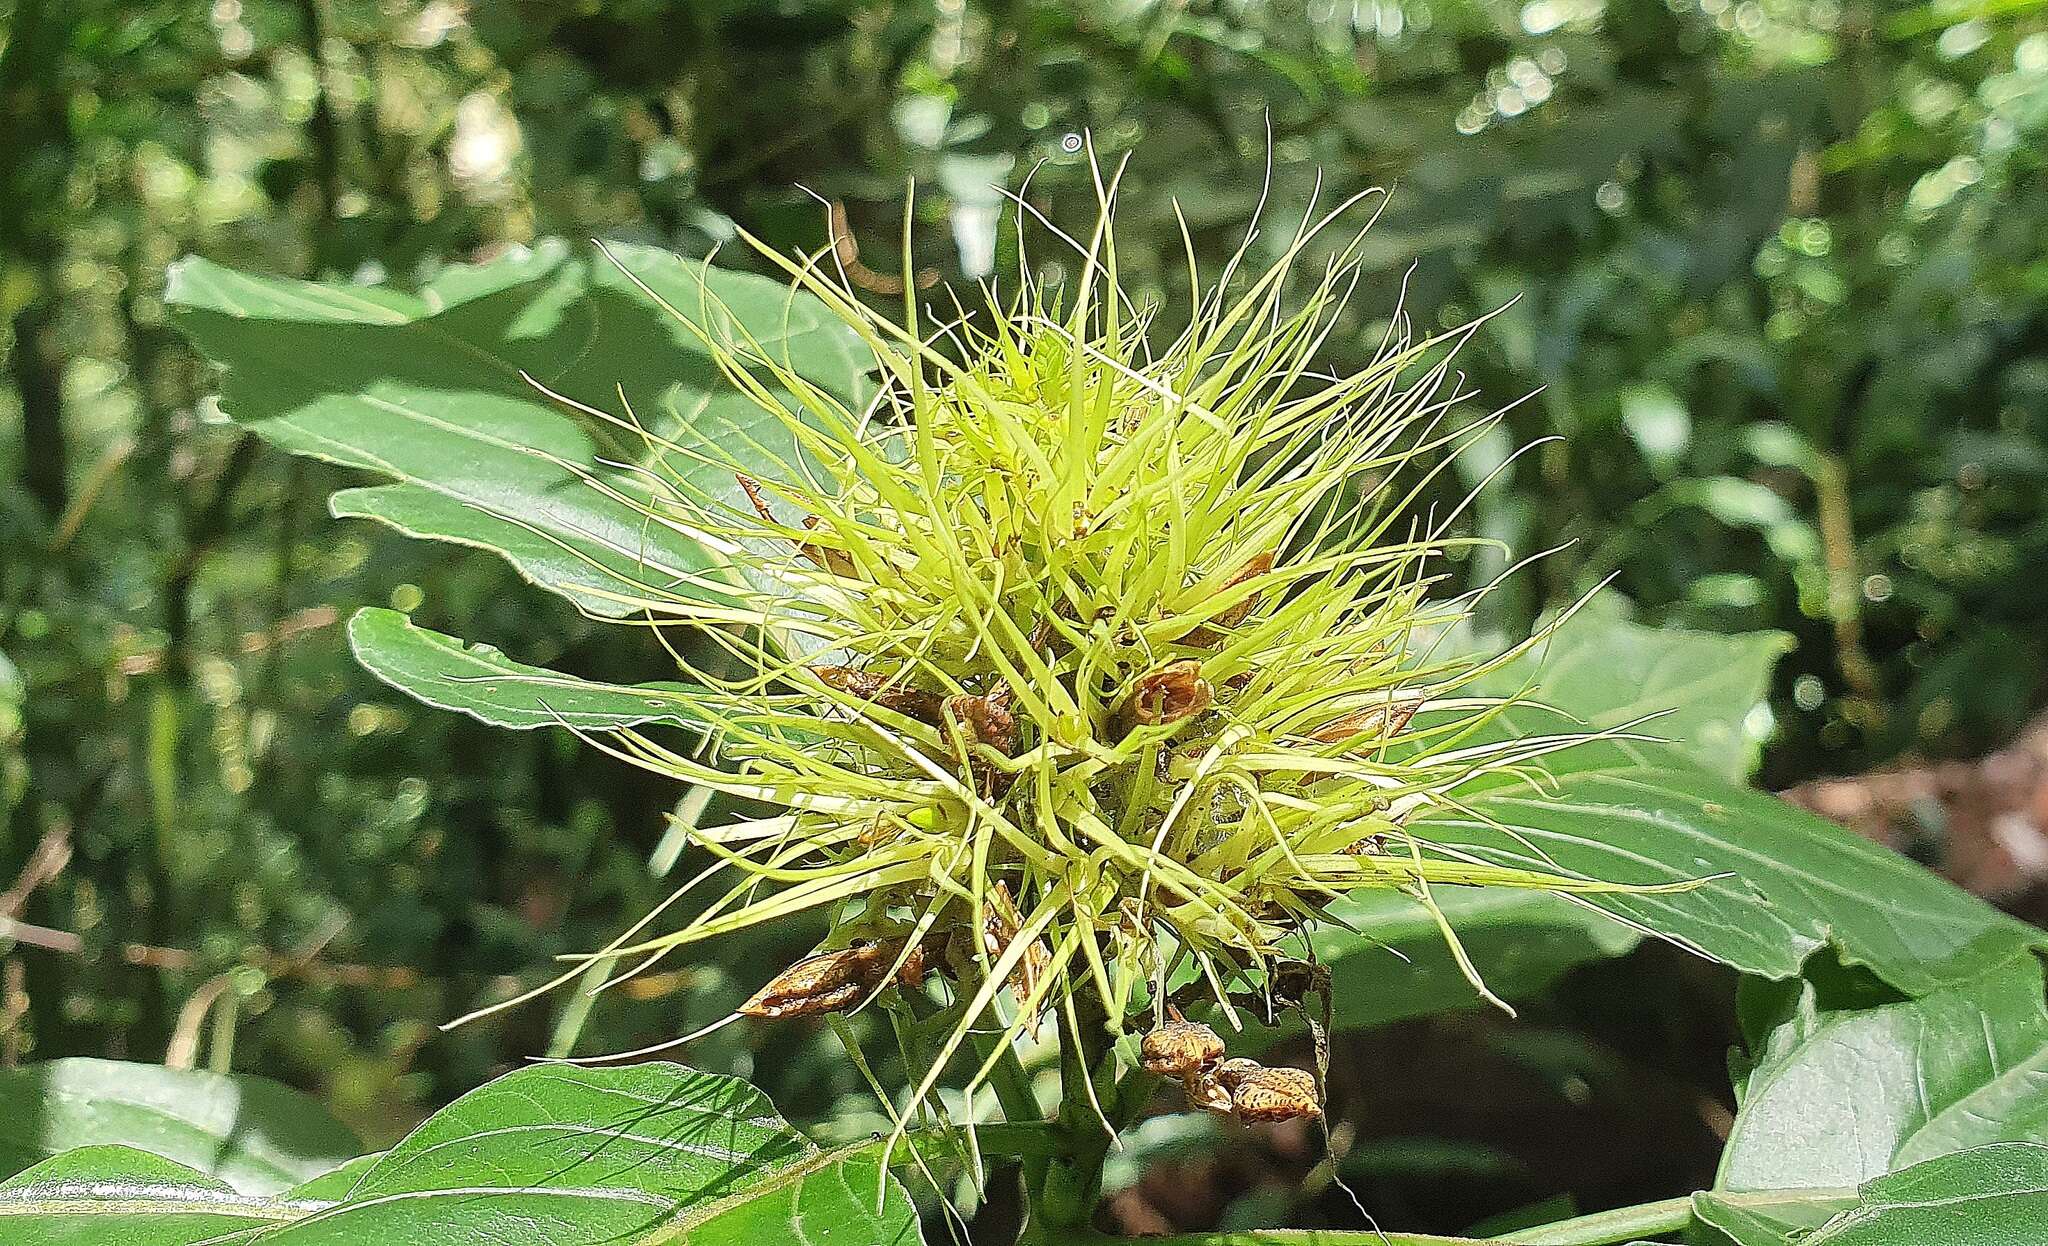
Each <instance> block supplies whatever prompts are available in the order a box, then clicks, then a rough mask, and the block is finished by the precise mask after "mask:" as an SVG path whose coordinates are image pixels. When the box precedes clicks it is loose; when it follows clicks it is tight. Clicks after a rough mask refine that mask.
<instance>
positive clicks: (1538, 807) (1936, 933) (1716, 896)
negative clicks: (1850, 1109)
mask: <svg viewBox="0 0 2048 1246" xmlns="http://www.w3.org/2000/svg"><path fill="white" fill-rule="evenodd" d="M1467 799H1468V803H1469V804H1470V806H1471V808H1472V810H1473V812H1474V814H1475V815H1477V816H1473V817H1463V816H1459V817H1445V818H1441V819H1433V820H1432V821H1431V823H1430V825H1429V827H1428V828H1427V833H1428V834H1429V835H1430V836H1431V837H1432V838H1436V839H1441V840H1445V841H1449V842H1455V843H1460V844H1463V845H1464V846H1466V847H1467V848H1468V849H1470V850H1472V851H1474V852H1475V853H1476V854H1478V855H1480V856H1482V857H1486V858H1489V859H1492V860H1496V861H1501V862H1507V863H1512V864H1516V865H1522V866H1529V867H1559V868H1563V869H1565V870H1568V871H1571V872H1573V873H1577V874H1581V875H1584V876H1586V877H1589V878H1599V879H1606V880H1611V881H1615V882H1627V883H1668V882H1676V881H1679V880H1683V879H1701V878H1706V879H1710V881H1708V882H1706V883H1704V884H1703V885H1701V886H1698V887H1695V888H1693V889H1691V890H1688V891H1680V892H1671V893H1666V894H1658V895H1639V896H1621V897H1608V898H1604V899H1603V900H1602V901H1601V903H1602V904H1603V906H1605V907H1607V908H1610V909H1612V910H1613V911H1615V912H1618V913H1622V914H1626V915H1627V916H1628V917H1630V918H1632V919H1634V920H1636V921H1638V922H1641V923H1642V924H1644V925H1646V926H1648V927H1649V928H1651V929H1654V930H1656V931H1657V932H1659V933H1660V934H1662V935H1665V936H1666V937H1669V938H1671V939H1673V940H1675V941H1678V942H1681V943H1684V944H1686V945H1689V946H1691V947H1693V948H1696V949H1697V950H1699V951H1701V952H1702V953H1704V954H1706V955H1708V956H1711V957H1714V958H1715V959H1718V960H1721V961H1725V962H1726V963H1728V964H1730V965H1733V966H1735V967H1736V968H1738V969H1741V970H1743V971H1744V972H1747V973H1753V974H1758V975H1760V976H1763V977H1767V978H1790V977H1794V976H1796V975H1797V974H1798V973H1799V971H1800V967H1801V966H1802V965H1803V964H1804V963H1805V962H1806V959H1807V958H1808V957H1809V956H1811V955H1812V954H1813V953H1814V952H1815V951H1816V950H1817V949H1819V948H1821V947H1823V946H1826V945H1829V944H1832V945H1833V946H1834V947H1835V948H1836V950H1837V952H1838V954H1839V955H1840V957H1841V959H1842V960H1843V961H1844V962H1845V963H1849V964H1856V965H1863V966H1867V967H1868V968H1869V969H1870V970H1872V971H1873V972H1874V973H1876V974H1877V975H1878V976H1879V977H1880V978H1882V979H1884V980H1885V981H1886V982H1888V983H1890V984H1891V985H1892V986H1894V987H1897V988H1898V989H1899V990H1901V991H1904V992H1907V993H1909V994H1920V993H1924V992H1927V991H1931V990H1935V989H1937V988H1939V987H1941V986H1943V985H1946V984H1949V983H1954V982H1960V981H1964V980H1967V979H1969V978H1972V977H1975V976H1976V975H1978V974H1980V973H1983V972H1985V971H1986V970H1988V969H1990V968H1992V967H1994V966H1996V965H1999V964H2001V963H2003V962H2005V961H2007V960H2010V959H2012V957H2013V956H2014V955H2016V954H2017V953H2019V952H2020V951H2021V950H2023V949H2026V948H2030V947H2040V946H2043V945H2044V943H2048V937H2044V935H2043V932H2041V931H2040V930H2037V929H2035V928H2034V927H2032V926H2029V925H2027V924H2025V923H2024V922H2020V921H2017V920H2015V919H2013V918H2011V917H2008V916H2006V915H2004V914H2002V913H2000V912H1998V911H1997V910H1996V909H1994V908H1992V907H1991V906H1990V905H1988V904H1985V903H1984V902H1983V901H1981V900H1979V899H1977V898H1976V897H1974V896H1971V895H1969V894H1967V893H1965V892H1963V891H1962V890H1960V889H1958V888H1956V887H1954V886H1951V885H1950V884H1949V883H1947V882H1945V881H1943V880H1942V879H1940V878H1937V877H1936V876H1934V875H1933V874H1931V873H1929V872H1928V871H1926V870H1925V869H1922V868H1921V867H1920V866H1918V865H1915V864H1913V863H1912V862H1910V861H1908V860H1906V859H1905V858H1904V857H1901V856H1899V855H1898V854H1897V853H1894V852H1892V851H1890V850H1889V849H1886V848H1882V847H1879V846H1878V845H1876V844H1873V843H1871V842H1870V841H1869V840H1866V839H1863V838H1861V837H1859V836H1857V835H1855V834H1853V833H1852V832H1850V831H1848V830H1846V829H1844V828H1842V827H1839V826H1836V825H1835V824H1834V823H1831V822H1827V821H1824V820H1822V819H1820V818H1817V817H1815V816H1813V815H1812V814H1809V813H1806V812H1804V811H1803V810H1800V809H1796V808H1794V807H1793V806H1791V805H1789V804H1787V803H1785V802H1784V801H1781V800H1778V799H1777V798H1776V797H1773V796H1770V795H1767V794H1765V793H1762V792H1757V791H1754V790H1751V789H1749V788H1745V787H1743V786H1741V785H1739V784H1736V783H1732V782H1730V781H1728V780H1726V779H1723V778H1720V777H1719V776H1716V775H1713V774H1710V773H1708V772H1706V771H1704V770H1700V769H1697V768H1695V767H1693V766H1692V765H1691V764H1690V763H1689V762H1688V761H1687V760H1686V759H1685V758H1684V757H1683V756H1682V755H1680V754H1678V753H1676V752H1674V751H1672V750H1670V749H1667V748H1664V747H1661V746H1649V745H1613V746H1610V745H1595V746H1591V747H1587V748H1583V749H1572V750H1568V751H1566V752H1564V753H1561V754H1557V755H1554V756H1552V757H1551V758H1549V759H1547V761H1546V764H1545V766H1544V773H1543V774H1541V775H1539V776H1537V777H1534V778H1530V779H1523V780H1509V781H1503V782H1500V783H1498V784H1497V785H1494V786H1492V787H1490V788H1488V789H1485V790H1480V791H1475V792H1472V793H1471V794H1470V795H1469V796H1468V798H1467ZM1502 827H1508V828H1512V833H1508V832H1504V831H1503V830H1502V829H1501V828H1502Z"/></svg>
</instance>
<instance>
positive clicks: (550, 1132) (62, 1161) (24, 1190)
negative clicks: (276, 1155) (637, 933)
mask: <svg viewBox="0 0 2048 1246" xmlns="http://www.w3.org/2000/svg"><path fill="white" fill-rule="evenodd" d="M349 1175H352V1176H353V1177H354V1180H353V1182H352V1184H345V1182H344V1179H345V1177H346V1176H349ZM10 1219H13V1220H15V1221H17V1223H16V1224H10V1223H9V1220H10ZM144 1230H146V1231H147V1232H149V1233H151V1234H153V1235H152V1236H147V1237H143V1236H135V1237H130V1236H127V1234H129V1233H131V1232H141V1231H144ZM236 1230H240V1231H241V1232H243V1233H244V1234H246V1236H241V1237H236V1238H234V1239H233V1240H235V1241H237V1242H242V1243H259V1244H260V1246H344V1244H355V1243H362V1242H384V1241H394V1242H396V1241H402V1242H407V1243H410V1244H412V1246H469V1244H470V1243H475V1242H484V1241H492V1242H497V1241H502V1242H518V1243H520V1244H521V1246H584V1244H586V1243H589V1242H594V1241H618V1242H634V1243H652V1242H685V1241H686V1242H689V1243H691V1244H692V1246H721V1244H723V1243H734V1244H739V1243H752V1242H760V1241H781V1242H787V1243H791V1244H792V1246H827V1244H828V1243H829V1244H834V1246H836V1244H839V1243H845V1244H848V1246H869V1244H870V1243H874V1244H877V1246H887V1244H904V1246H907V1244H909V1243H914V1242H917V1241H918V1240H919V1238H918V1230H917V1217H916V1213H915V1211H914V1210H913V1209H912V1207H911V1205H910V1203H909V1200H908V1199H907V1198H906V1197H905V1196H904V1194H903V1192H902V1190H901V1188H900V1187H898V1186H897V1185H896V1184H895V1183H894V1181H893V1180H885V1179H884V1177H883V1173H882V1170H881V1168H880V1167H879V1157H878V1155H877V1154H876V1153H875V1152H874V1151H873V1150H872V1149H870V1148H857V1149H855V1150H851V1151H834V1152H822V1151H819V1150H818V1149H817V1148H816V1147H813V1146H812V1145H811V1144H810V1143H808V1142H806V1141H805V1140H804V1139H803V1138H802V1136H801V1135H799V1134H798V1133H797V1132H796V1131H795V1130H793V1129H791V1128H790V1127H789V1126H788V1125H787V1124H785V1123H784V1122H783V1121H782V1119H781V1118H780V1117H779V1116H777V1115H776V1114H775V1111H774V1108H773V1106H772V1105H771V1104H769V1102H768V1101H767V1099H766V1098H764V1097H763V1096H762V1095H761V1093H760V1092H759V1091H756V1090H754V1089H753V1088H752V1087H750V1086H748V1085H746V1084H745V1083H744V1082H741V1081H739V1080H737V1079H735V1078H730V1077H719V1076H715V1075H711V1074H705V1073H698V1072H694V1071H692V1070H689V1069H686V1068H683V1067H682V1066H680V1065H674V1064H665V1063H649V1064H642V1065H635V1066H632V1067H630V1068H621V1069H584V1068H574V1067H570V1066H567V1065H535V1066H531V1067H528V1068H525V1069H521V1070H519V1071H517V1072H514V1073H510V1074H508V1075H506V1076H505V1077H502V1078H499V1079H498V1080H497V1081H494V1082H491V1083H490V1084H488V1085H486V1086H483V1087H481V1088H479V1089H477V1090H475V1091H472V1092H470V1093H469V1094H467V1095H464V1096H463V1097H462V1098H460V1099H458V1100H456V1101H455V1102H454V1103H452V1104H450V1105H449V1106H448V1107H446V1108H444V1109H443V1110H441V1111H440V1112H437V1113H435V1114H434V1116H433V1117H431V1118H430V1119H428V1120H427V1121H426V1123H424V1124H422V1125H421V1126H420V1127H419V1128H418V1129H416V1130H414V1131H413V1133H412V1134H411V1135H410V1136H408V1137H407V1138H406V1139H405V1140H404V1141H402V1142H400V1143H399V1144H398V1145H397V1146H395V1147H393V1148H392V1149H391V1150H390V1151H388V1152H386V1153H384V1154H383V1155H381V1156H376V1157H374V1158H372V1159H370V1160H369V1161H368V1162H367V1163H364V1164H358V1165H355V1166H352V1168H351V1172H350V1173H349V1174H342V1175H337V1176H332V1177H327V1178H321V1179H317V1180H315V1181H313V1182H310V1183H308V1184H307V1185H305V1186H302V1187H301V1188H299V1189H298V1190H294V1191H292V1192H291V1193H290V1194H288V1195H286V1196H284V1197H281V1198H277V1199H273V1200H267V1201H262V1202H253V1201H250V1200H246V1199H242V1198H240V1197H239V1196H237V1195H236V1194H235V1193H234V1191H233V1190H231V1189H229V1188H228V1187H226V1186H224V1185H221V1184H219V1183H218V1182H212V1181H209V1180H208V1179H207V1178H205V1176H204V1175H203V1174H200V1173H197V1172H194V1171H190V1170H186V1169H180V1168H179V1167H178V1166H176V1165H172V1164H168V1163H166V1162H164V1161H161V1160H155V1159H154V1158H153V1157H149V1156H140V1157H139V1158H138V1153H135V1152H128V1151H120V1150H109V1149H106V1148H99V1149H95V1150H90V1151H85V1152H79V1153H75V1154H73V1155H69V1156H64V1157H60V1158H58V1159H56V1160H51V1161H48V1163H47V1164H45V1165H44V1166H42V1167H40V1168H38V1169H36V1170H33V1171H31V1172H29V1173H26V1174H23V1175H22V1177H20V1178H17V1179H16V1180H15V1181H14V1182H10V1183H9V1184H8V1185H6V1186H0V1240H5V1241H7V1242H8V1243H9V1244H10V1246H60V1244H69V1243H74V1242H77V1243H84V1242H110V1241H121V1242H127V1241H130V1240H134V1241H138V1242H144V1243H147V1246H197V1243H200V1242H202V1241H207V1240H211V1239H213V1238H215V1237H217V1236H218V1235H219V1234H221V1233H224V1232H232V1231H236Z"/></svg>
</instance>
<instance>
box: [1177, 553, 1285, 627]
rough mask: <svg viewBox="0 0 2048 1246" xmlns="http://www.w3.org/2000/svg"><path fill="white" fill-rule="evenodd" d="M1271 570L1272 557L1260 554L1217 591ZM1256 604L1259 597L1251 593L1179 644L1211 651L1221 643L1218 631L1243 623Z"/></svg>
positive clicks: (1238, 570)
mask: <svg viewBox="0 0 2048 1246" xmlns="http://www.w3.org/2000/svg"><path fill="white" fill-rule="evenodd" d="M1272 569H1273V555H1271V554H1260V555H1259V556H1258V557H1257V558H1254V559H1252V560H1251V561H1250V562H1248V563H1246V564H1245V565H1244V566H1242V567H1239V568H1238V569H1237V571H1236V572H1235V573H1234V574H1232V575H1231V577H1230V578H1229V579H1227V580H1225V581H1223V583H1222V584H1220V585H1218V586H1217V591H1218V592H1221V591H1223V590H1224V589H1229V588H1235V587H1236V586H1237V585H1239V584H1242V583H1244V582H1245V581H1246V580H1249V579H1251V578H1252V577H1253V576H1255V575H1264V574H1266V572H1268V571H1271V570H1272ZM1258 604H1259V595H1258V594H1257V593H1253V594H1252V595H1251V596H1249V597H1247V598H1245V599H1244V600H1243V601H1240V602H1238V603H1237V604H1236V605H1234V606H1232V607H1230V608H1229V609H1227V610H1225V611H1223V612H1222V613H1221V614H1219V615H1217V616H1216V617H1215V618H1213V619H1211V620H1209V621H1208V622H1207V623H1204V624H1202V625H1201V626H1199V627H1197V628H1195V630H1193V631H1191V632H1189V633H1188V634H1187V635H1185V636H1183V637H1181V638H1180V643H1182V644H1184V645H1194V646H1197V647H1198V648H1202V649H1213V648H1215V647H1216V646H1217V645H1219V644H1222V643H1223V632H1222V631H1221V630H1219V629H1222V628H1231V627H1236V626H1237V625H1238V624H1240V623H1242V622H1244V621H1245V619H1246V618H1247V617H1248V616H1249V615H1250V614H1251V612H1252V608H1253V607H1254V606H1257V605H1258Z"/></svg>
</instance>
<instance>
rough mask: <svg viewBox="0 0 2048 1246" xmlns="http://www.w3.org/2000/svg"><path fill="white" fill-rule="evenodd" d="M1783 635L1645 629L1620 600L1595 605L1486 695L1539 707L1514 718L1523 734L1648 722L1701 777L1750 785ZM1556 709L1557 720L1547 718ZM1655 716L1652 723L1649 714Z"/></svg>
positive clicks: (1491, 681)
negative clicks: (1524, 698)
mask: <svg viewBox="0 0 2048 1246" xmlns="http://www.w3.org/2000/svg"><path fill="white" fill-rule="evenodd" d="M1791 648H1792V638H1791V637H1790V636H1788V635H1786V634H1785V633H1783V632H1741V633H1736V634H1733V635H1728V634H1723V633H1720V632H1699V631H1690V630H1687V629H1683V628H1656V627H1645V626H1643V625H1642V624H1639V623H1633V622H1630V621H1629V620H1628V618H1627V617H1626V615H1625V612H1624V607H1623V605H1622V603H1621V602H1620V600H1619V599H1617V598H1614V597H1613V596H1612V595H1608V596H1603V597H1599V598H1595V599H1594V600H1593V601H1591V602H1589V603H1587V604H1586V605H1585V606H1584V607H1582V608H1581V609H1580V610H1579V611H1578V612H1577V613H1575V614H1574V615H1572V617H1571V618H1569V619H1567V620H1565V622H1564V624H1563V625H1562V626H1561V627H1559V628H1558V630H1557V631H1556V633H1554V634H1553V635H1552V636H1551V637H1550V638H1549V640H1548V641H1547V642H1546V643H1544V644H1543V645H1541V646H1539V647H1537V648H1535V649H1532V650H1531V651H1530V652H1529V653H1527V654H1525V655H1524V656H1522V657H1521V658H1518V659H1517V660H1515V661H1514V662H1511V663H1509V664H1508V665H1507V666H1505V667H1502V668H1501V669H1500V670H1498V671H1495V672H1493V673H1492V674H1491V675H1490V676H1488V678H1487V680H1486V682H1485V684H1484V686H1483V690H1485V691H1490V692H1493V693H1495V694H1497V695H1503V696H1507V695H1513V694H1515V693H1517V692H1522V691H1524V690H1527V691H1528V694H1529V696H1530V698H1531V699H1532V701H1533V702H1535V703H1537V704H1532V705H1530V706H1518V707H1516V708H1515V709H1513V710H1511V711H1509V713H1508V715H1507V716H1506V717H1507V721H1508V723H1509V724H1510V727H1511V729H1512V730H1514V731H1515V733H1516V734H1519V735H1537V734H1542V733H1546V732H1555V731H1560V730H1571V729H1577V730H1594V731H1599V730H1610V729H1613V728H1617V727H1621V726H1624V725H1626V724H1628V723H1632V722H1636V721H1638V720H1641V719H1645V718H1650V721H1648V722H1646V723H1643V725H1642V727H1641V730H1642V731H1643V732H1645V733H1648V734H1653V735H1656V736H1660V737H1662V738H1663V739H1665V740H1667V741H1669V742H1670V743H1671V745H1672V747H1673V748H1675V749H1677V750H1679V751H1680V752H1683V753H1684V754H1685V755H1686V756H1687V757H1688V758H1690V759H1691V760H1692V761H1693V762H1694V763H1695V764H1697V765H1698V766H1700V767H1701V768H1702V769H1706V770H1711V771H1713V772H1714V773H1715V774H1718V775H1721V776H1723V777H1724V778H1729V779H1742V778H1745V777H1747V776H1748V775H1749V773H1750V772H1751V771H1752V770H1753V769H1754V768H1755V767H1756V761H1757V753H1758V749H1759V747H1760V745H1761V744H1762V741H1763V737H1764V734H1765V731H1764V724H1766V723H1767V722H1768V718H1767V716H1766V715H1764V714H1760V713H1759V710H1763V709H1767V703H1766V698H1767V697H1768V695H1769V693H1770V689H1771V672H1772V670H1773V669H1775V668H1776V666H1777V665H1778V660H1779V659H1780V658H1782V657H1784V656H1785V654H1786V653H1788V652H1790V651H1791ZM1538 705H1540V706H1542V707H1547V708H1548V709H1549V710H1556V711H1561V715H1560V714H1559V713H1550V712H1546V709H1544V708H1538ZM1652 715H1654V716H1655V717H1654V718H1651V717H1650V716H1652Z"/></svg>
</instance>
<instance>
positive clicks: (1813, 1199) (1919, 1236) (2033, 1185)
mask: <svg viewBox="0 0 2048 1246" xmlns="http://www.w3.org/2000/svg"><path fill="white" fill-rule="evenodd" d="M1693 1211H1694V1214H1695V1215H1697V1216H1698V1217H1699V1219H1700V1220H1702V1221H1704V1222H1705V1223H1707V1224H1710V1225H1712V1226H1714V1227H1715V1228H1717V1229H1719V1230H1720V1231H1721V1232H1723V1233H1725V1234H1727V1236H1728V1237H1729V1238H1730V1239H1732V1240H1733V1241H1734V1242H1735V1243H1736V1246H1791V1244H1792V1243H1797V1246H2007V1244H2010V1246H2032V1244H2033V1243H2036V1242H2048V1147H2044V1146H2041V1145H2038V1144H2035V1143H2026V1142H2005V1143H1993V1144H1991V1145H1988V1146H1981V1147H1975V1148H1972V1149H1970V1150H1967V1151H1956V1152H1952V1153H1950V1154H1948V1155H1943V1156H1941V1157H1939V1158H1936V1159H1930V1160H1923V1161H1922V1162H1920V1163H1918V1164H1914V1165H1912V1166H1910V1167H1906V1168H1902V1169H1900V1170H1898V1171H1897V1172H1892V1173H1887V1174H1885V1175H1883V1176H1880V1177H1876V1178H1873V1179H1872V1180H1870V1181H1868V1182H1866V1183H1864V1184H1863V1186H1862V1187H1861V1188H1860V1189H1855V1190H1846V1191H1845V1190H1809V1191H1786V1192H1782V1193H1776V1194H1763V1195H1759V1194H1750V1195H1742V1194H1722V1193H1716V1192H1709V1193H1704V1194H1699V1195H1695V1196H1694V1198H1693Z"/></svg>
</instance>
